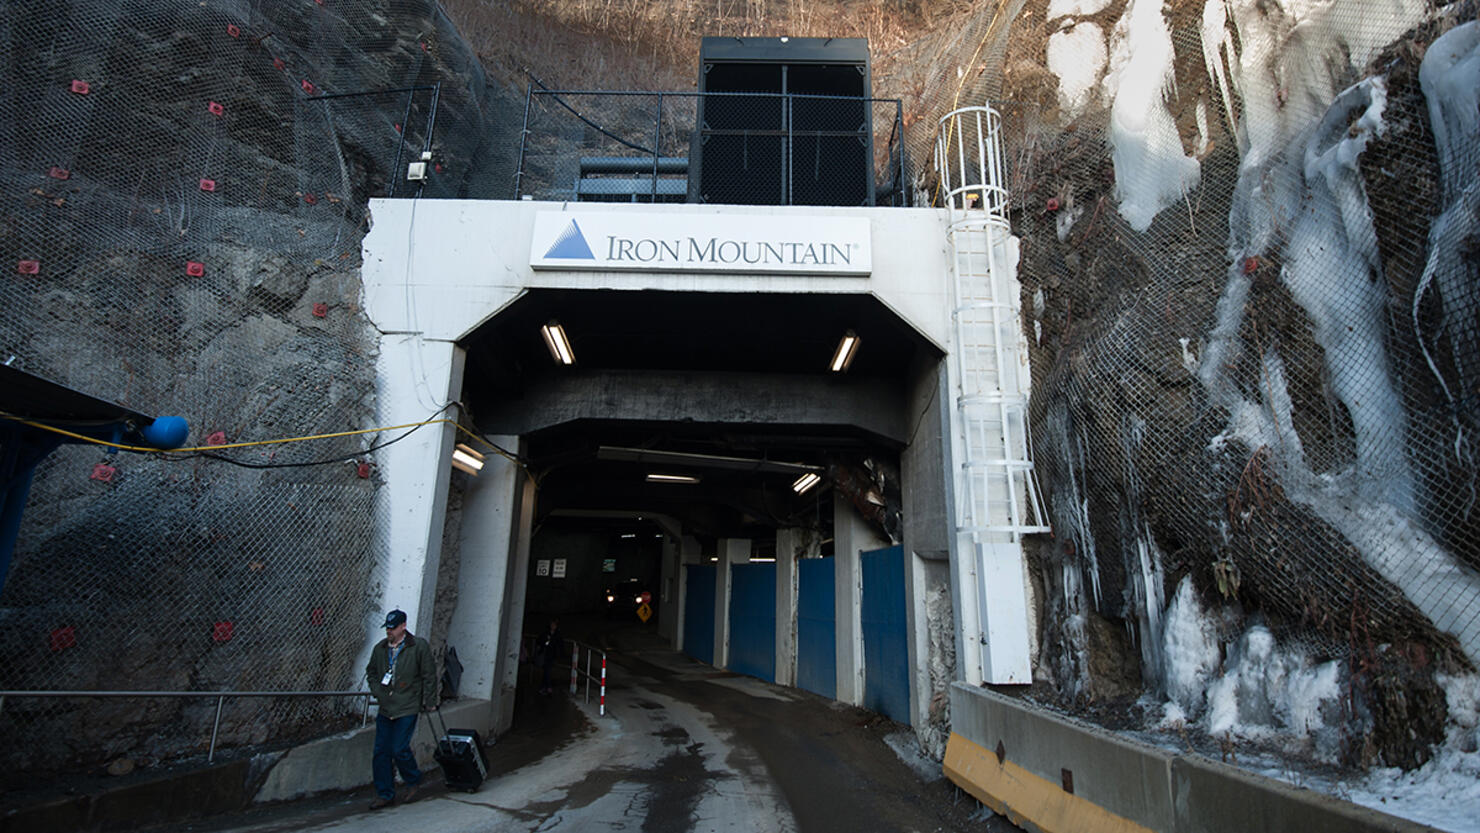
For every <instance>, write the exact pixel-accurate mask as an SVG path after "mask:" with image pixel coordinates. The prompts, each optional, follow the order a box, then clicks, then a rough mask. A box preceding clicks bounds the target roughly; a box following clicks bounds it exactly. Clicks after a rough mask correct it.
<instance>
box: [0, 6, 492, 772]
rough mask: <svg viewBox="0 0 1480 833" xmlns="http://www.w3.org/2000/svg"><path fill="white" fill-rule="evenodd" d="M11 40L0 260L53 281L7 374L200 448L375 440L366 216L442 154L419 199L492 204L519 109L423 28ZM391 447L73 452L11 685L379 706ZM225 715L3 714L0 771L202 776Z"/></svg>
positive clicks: (303, 21)
mask: <svg viewBox="0 0 1480 833" xmlns="http://www.w3.org/2000/svg"><path fill="white" fill-rule="evenodd" d="M0 43H3V49H0V52H3V54H4V55H5V56H6V57H5V60H4V67H3V73H4V77H3V84H0V124H4V125H6V127H5V138H4V139H3V140H0V247H3V249H4V251H5V257H6V258H8V259H9V260H10V261H11V262H12V263H14V262H18V261H33V262H35V263H37V264H38V268H37V269H36V270H35V274H22V272H25V271H26V270H18V269H17V268H16V267H15V266H14V265H12V266H10V267H8V268H7V269H6V274H5V276H4V277H3V278H0V361H6V360H8V361H9V362H10V363H12V364H13V365H15V366H17V367H20V368H23V369H24V370H26V371H28V372H30V373H33V374H36V375H40V376H44V377H47V378H49V379H52V380H54V381H57V382H61V383H63V384H66V385H68V386H71V387H73V388H76V389H79V390H82V391H85V392H87V393H90V394H92V395H95V396H99V397H102V398H106V399H111V400H115V401H118V402H120V403H122V404H125V405H128V406H130V407H132V408H134V409H136V410H140V411H142V412H144V413H148V414H180V415H182V416H184V417H186V418H187V419H188V420H189V422H190V425H191V435H190V438H189V441H188V445H191V446H215V445H219V444H222V443H230V444H234V443H259V442H264V441H273V440H279V439H282V438H290V437H297V436H302V435H307V434H318V433H327V432H336V431H348V430H354V429H362V428H368V427H371V424H370V419H371V417H372V414H373V406H374V402H373V391H374V385H375V375H374V370H375V364H374V363H375V344H376V340H375V337H376V333H375V332H374V330H373V328H371V327H370V325H369V324H368V322H367V321H366V319H365V317H364V316H363V314H362V313H361V307H360V304H361V299H360V290H359V286H360V284H359V277H358V274H357V270H358V263H359V252H360V238H361V237H362V235H363V234H364V232H365V230H366V228H367V224H368V223H369V221H370V218H369V217H368V215H367V212H366V200H367V199H368V198H369V197H371V196H381V195H386V194H388V193H389V192H390V191H391V190H392V189H395V193H397V194H402V195H408V196H409V195H410V194H411V193H413V192H414V188H415V187H416V186H415V185H414V184H409V183H407V182H405V181H404V180H403V179H402V178H401V177H400V176H398V175H397V172H398V171H400V172H404V164H405V162H406V160H407V159H409V158H411V157H413V156H414V155H417V154H419V153H420V152H421V151H422V150H423V149H424V148H430V149H431V151H432V153H433V164H432V166H431V167H432V172H431V177H430V179H429V181H428V182H427V183H425V185H424V186H422V188H421V191H420V193H421V194H422V195H424V196H440V197H457V196H466V195H469V194H475V195H477V196H483V197H504V196H507V193H506V190H507V183H508V181H509V180H510V173H511V171H512V160H513V158H514V155H515V154H516V153H517V150H518V147H517V144H513V145H510V144H508V143H507V142H506V141H505V140H506V139H507V138H508V137H509V136H510V135H513V136H517V131H518V123H517V122H516V121H514V120H513V118H512V116H511V115H510V114H511V113H512V112H514V107H515V106H516V105H514V104H509V103H506V102H504V101H503V100H502V98H501V96H502V95H503V92H502V91H501V90H498V89H492V88H489V87H488V86H487V85H486V83H485V81H484V74H483V71H482V68H481V67H480V66H479V65H478V63H477V61H476V59H475V58H474V56H473V55H472V53H471V51H470V50H469V49H468V48H467V46H466V45H465V44H464V43H463V42H462V40H461V39H460V38H459V36H458V35H457V33H456V32H455V31H454V30H453V28H452V27H451V25H450V24H449V23H448V22H447V21H446V19H445V18H444V17H443V16H442V13H441V11H440V10H439V8H438V6H437V4H436V3H435V2H432V0H395V1H394V2H390V1H389V0H381V1H380V2H367V3H352V4H321V3H316V2H313V0H283V1H282V2H269V3H258V2H246V0H235V2H232V1H231V0H228V2H212V3H209V4H202V3H196V2H184V1H183V0H180V1H179V2H175V1H174V0H164V1H163V2H161V0H132V1H126V2H120V3H102V2H83V1H82V0H78V2H65V3H48V4H15V3H12V4H6V5H5V6H4V7H3V8H0ZM433 85H440V88H439V89H438V90H437V91H436V93H435V103H436V109H435V126H434V127H433V115H434V114H433V110H432V104H433V100H434V93H433V90H432V89H431V87H432V86H433ZM407 88H414V89H410V90H409V91H408V89H407ZM347 94H349V95H347ZM346 95H347V97H328V96H346ZM429 131H431V135H430V136H429ZM398 158H399V159H400V163H399V165H400V167H397V159H398ZM390 439H392V438H391V437H388V436H383V435H377V434H365V435H361V436H353V437H347V438H340V439H334V440H318V441H308V442H297V443H276V442H274V443H270V444H263V445H251V446H248V447H241V448H232V447H227V448H222V449H220V450H219V451H209V452H201V453H197V454H191V455H181V456H174V457H170V458H169V459H159V458H156V457H151V456H147V455H138V454H119V455H112V454H108V453H107V452H105V451H104V450H103V449H101V448H98V447H88V446H75V445H74V446H64V447H63V448H62V449H61V450H60V451H58V452H56V453H54V454H53V455H51V456H50V457H49V458H47V459H46V460H45V462H43V463H42V465H41V467H40V468H39V470H38V472H37V475H36V479H35V482H34V485H33V488H32V492H31V497H30V502H29V504H28V506H29V511H28V513H27V515H26V517H25V522H24V524H23V528H22V531H21V539H20V542H19V546H18V551H17V554H16V559H15V562H14V564H13V567H12V570H11V572H10V574H9V576H8V579H7V581H6V583H5V585H4V589H3V594H0V621H3V622H4V624H5V626H6V631H7V638H6V640H5V641H4V642H5V644H4V647H3V648H0V667H3V669H4V670H3V671H0V687H3V688H7V689H51V690H90V689H115V690H116V689H122V690H129V689H134V690H137V689H146V690H191V691H200V690H205V691H214V690H261V689H283V690H344V689H351V688H360V687H362V686H361V685H360V680H359V676H360V671H359V670H358V669H356V668H353V667H351V665H352V664H353V660H354V657H355V656H356V654H357V652H358V651H359V649H360V647H361V645H362V644H363V640H364V636H365V634H366V632H367V628H368V627H369V625H370V617H371V616H372V615H373V614H372V612H371V611H369V610H368V605H369V604H370V601H369V600H370V599H372V598H373V597H374V593H373V591H374V587H375V582H376V581H377V575H376V572H375V570H376V567H375V565H376V564H377V563H380V559H379V555H380V554H379V553H376V552H374V551H373V543H372V542H373V540H374V536H373V534H372V533H373V524H374V522H375V520H374V516H373V512H372V508H373V499H374V492H375V490H376V488H377V485H378V484H377V482H376V479H375V474H374V467H373V466H370V467H365V468H362V467H360V466H359V465H358V464H359V463H360V462H373V460H374V452H373V447H374V445H375V444H377V443H383V442H385V441H387V440H390ZM99 461H106V462H107V463H108V464H109V466H111V467H112V468H113V469H114V473H113V474H112V476H111V477H109V478H106V479H105V478H100V477H96V476H94V465H95V464H97V463H99ZM360 705H361V703H360V702H359V701H357V700H354V699H349V700H345V699H323V700H302V701H294V702H286V701H284V702H276V701H272V700H251V699H241V700H228V701H227V702H226V705H225V709H224V711H223V713H222V725H221V738H220V744H221V745H222V746H223V747H227V748H229V747H231V746H235V745H241V744H264V743H266V744H280V743H286V742H288V741H291V740H292V739H294V738H295V737H299V736H303V735H312V734H321V733H323V732H324V731H326V730H330V729H333V728H334V727H335V726H337V725H338V724H339V723H341V722H347V721H350V720H355V721H357V719H358V718H357V715H358V710H359V708H360ZM214 709H215V701H214V699H156V700H148V701H124V700H112V701H104V702H103V703H102V704H101V705H100V704H99V703H98V702H96V701H93V702H88V701H77V700H69V699H35V698H30V699H28V698H23V697H13V698H10V699H9V700H8V701H7V703H6V708H5V711H4V716H3V718H0V721H3V725H4V730H3V731H4V733H5V735H6V736H7V737H8V738H11V739H13V742H12V743H9V744H7V745H6V752H5V755H6V759H5V764H6V767H5V769H6V770H7V771H8V772H29V773H31V774H32V775H34V774H35V773H37V772H40V771H45V770H48V769H52V768H60V767H62V766H64V765H65V766H70V767H76V766H78V765H84V766H85V765H101V764H103V763H106V762H107V761H108V760H131V761H133V762H136V763H138V762H149V761H159V760H166V759H171V758H177V757H180V756H188V755H192V754H198V753H201V752H203V751H204V750H205V747H206V744H207V743H208V741H209V738H210V729H211V720H212V718H213V716H214ZM59 738H61V739H65V740H64V741H60V742H59V741H58V740H57V739H59Z"/></svg>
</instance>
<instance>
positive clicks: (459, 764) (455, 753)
mask: <svg viewBox="0 0 1480 833" xmlns="http://www.w3.org/2000/svg"><path fill="white" fill-rule="evenodd" d="M432 714H433V715H436V718H440V717H441V716H442V715H441V712H438V711H433V712H432ZM436 718H433V720H432V731H434V732H435V731H436V730H437V723H438V722H439V721H438V720H437V719H436ZM433 757H434V758H436V759H437V765H438V766H440V767H442V775H443V777H444V780H446V782H447V789H449V790H463V791H465V792H477V791H478V788H479V787H481V786H483V779H485V778H487V777H488V758H487V756H485V755H484V754H483V738H481V737H479V735H478V732H477V731H475V730H473V729H448V728H447V724H446V723H445V722H443V723H442V733H441V734H440V735H438V737H437V751H436V752H435V753H434V754H433Z"/></svg>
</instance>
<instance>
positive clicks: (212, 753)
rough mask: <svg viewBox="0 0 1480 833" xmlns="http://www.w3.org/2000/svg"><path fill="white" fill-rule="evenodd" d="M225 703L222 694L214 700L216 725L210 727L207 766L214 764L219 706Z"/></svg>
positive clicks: (219, 717) (224, 696)
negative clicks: (209, 748) (209, 747)
mask: <svg viewBox="0 0 1480 833" xmlns="http://www.w3.org/2000/svg"><path fill="white" fill-rule="evenodd" d="M225 702H226V695H224V694H223V695H220V696H218V697H217V698H216V723H215V725H213V726H212V727H211V750H210V752H208V753H206V763H208V764H209V763H215V761H216V737H217V735H219V734H220V733H221V706H222V705H223V704H225Z"/></svg>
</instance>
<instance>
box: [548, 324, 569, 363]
mask: <svg viewBox="0 0 1480 833" xmlns="http://www.w3.org/2000/svg"><path fill="white" fill-rule="evenodd" d="M540 335H542V336H544V337H545V346H546V347H548V348H550V356H551V358H553V359H555V361H557V362H560V363H561V364H565V365H571V364H575V363H576V354H575V352H574V351H573V350H571V349H570V339H569V338H566V336H565V328H564V327H562V326H560V322H559V321H551V322H550V323H548V324H546V325H545V326H543V327H540Z"/></svg>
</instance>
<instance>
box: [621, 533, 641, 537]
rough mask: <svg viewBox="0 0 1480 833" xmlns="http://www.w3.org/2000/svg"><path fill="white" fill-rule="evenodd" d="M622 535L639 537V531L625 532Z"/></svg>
mask: <svg viewBox="0 0 1480 833" xmlns="http://www.w3.org/2000/svg"><path fill="white" fill-rule="evenodd" d="M621 537H623V538H636V537H637V533H636V532H623V533H622V536H621Z"/></svg>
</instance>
